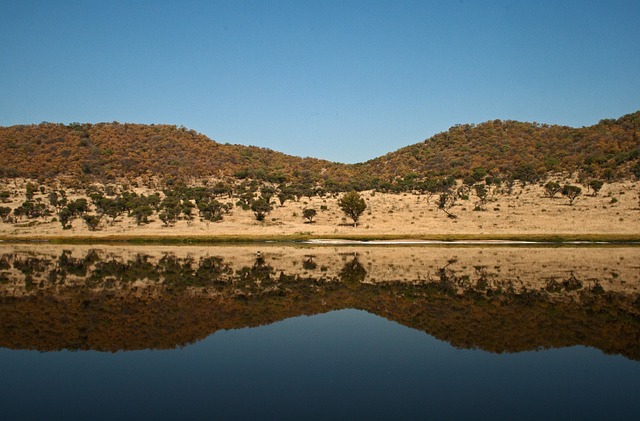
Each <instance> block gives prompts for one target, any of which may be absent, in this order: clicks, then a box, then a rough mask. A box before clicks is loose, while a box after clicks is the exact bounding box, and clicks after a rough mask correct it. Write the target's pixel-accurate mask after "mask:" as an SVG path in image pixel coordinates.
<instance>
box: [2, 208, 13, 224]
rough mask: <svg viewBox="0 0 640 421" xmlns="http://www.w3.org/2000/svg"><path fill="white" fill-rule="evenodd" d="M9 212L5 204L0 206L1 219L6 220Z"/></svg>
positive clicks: (9, 209)
mask: <svg viewBox="0 0 640 421" xmlns="http://www.w3.org/2000/svg"><path fill="white" fill-rule="evenodd" d="M10 213H11V208H9V207H7V206H0V219H2V220H3V221H6V220H7V217H8V216H9V214H10Z"/></svg>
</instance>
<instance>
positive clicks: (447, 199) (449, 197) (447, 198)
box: [438, 189, 458, 219]
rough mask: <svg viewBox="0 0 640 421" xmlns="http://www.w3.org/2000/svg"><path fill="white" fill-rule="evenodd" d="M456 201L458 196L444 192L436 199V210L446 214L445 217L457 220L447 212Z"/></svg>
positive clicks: (448, 191) (449, 191)
mask: <svg viewBox="0 0 640 421" xmlns="http://www.w3.org/2000/svg"><path fill="white" fill-rule="evenodd" d="M456 200H458V195H457V194H456V193H454V192H453V191H451V190H450V189H449V190H445V191H443V192H442V193H440V197H439V198H438V209H440V210H441V211H443V212H444V213H446V214H447V216H448V217H449V218H451V219H455V218H457V216H455V215H454V214H452V213H450V212H449V209H451V208H452V207H453V205H455V204H456Z"/></svg>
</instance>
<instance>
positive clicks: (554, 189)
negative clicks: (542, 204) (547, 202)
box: [544, 181, 562, 199]
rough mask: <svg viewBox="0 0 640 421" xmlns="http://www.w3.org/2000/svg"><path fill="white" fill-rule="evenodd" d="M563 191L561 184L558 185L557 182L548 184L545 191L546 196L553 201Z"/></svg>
mask: <svg viewBox="0 0 640 421" xmlns="http://www.w3.org/2000/svg"><path fill="white" fill-rule="evenodd" d="M561 190H562V187H561V186H560V183H557V182H555V181H549V182H548V183H547V184H545V185H544V191H545V193H546V195H547V196H549V198H551V199H553V196H555V195H556V194H557V193H558V192H560V191H561Z"/></svg>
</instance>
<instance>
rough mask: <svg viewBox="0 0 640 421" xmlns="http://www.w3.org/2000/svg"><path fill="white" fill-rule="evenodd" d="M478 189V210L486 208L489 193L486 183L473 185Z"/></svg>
mask: <svg viewBox="0 0 640 421" xmlns="http://www.w3.org/2000/svg"><path fill="white" fill-rule="evenodd" d="M473 188H474V190H475V191H476V196H478V203H476V209H477V210H485V209H484V205H485V204H486V203H487V196H488V195H489V190H488V189H487V187H486V186H485V185H484V184H480V183H478V184H475V185H474V186H473Z"/></svg>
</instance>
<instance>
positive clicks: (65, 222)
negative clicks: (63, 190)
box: [58, 206, 73, 230]
mask: <svg viewBox="0 0 640 421" xmlns="http://www.w3.org/2000/svg"><path fill="white" fill-rule="evenodd" d="M72 219H73V212H71V211H70V210H69V208H68V207H66V206H65V207H64V208H62V209H60V212H58V221H60V224H61V225H62V229H64V230H66V229H69V228H71V225H70V224H69V222H70V221H71V220H72Z"/></svg>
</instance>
